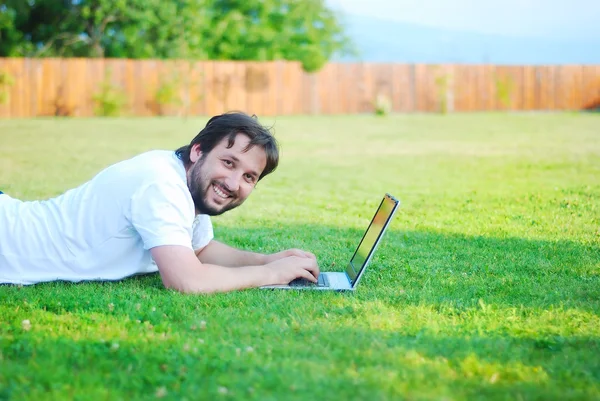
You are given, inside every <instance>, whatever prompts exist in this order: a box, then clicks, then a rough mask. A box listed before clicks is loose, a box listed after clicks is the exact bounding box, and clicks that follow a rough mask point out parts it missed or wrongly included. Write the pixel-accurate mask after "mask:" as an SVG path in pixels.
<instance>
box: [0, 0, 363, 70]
mask: <svg viewBox="0 0 600 401" xmlns="http://www.w3.org/2000/svg"><path fill="white" fill-rule="evenodd" d="M351 52H352V45H351V43H350V41H349V39H348V37H347V36H346V35H345V33H344V30H343V26H342V24H341V22H340V21H339V18H338V16H337V15H336V14H335V13H334V12H333V11H332V10H331V9H329V8H328V7H327V6H326V5H325V4H324V0H170V1H164V0H5V1H4V2H3V4H2V5H0V56H4V57H6V56H8V57H11V56H26V57H47V56H60V57H117V58H122V57H127V58H161V59H172V58H186V59H199V60H202V59H211V60H281V59H283V60H298V61H300V62H302V65H303V66H304V68H305V69H306V70H307V71H315V70H318V69H319V68H320V67H321V66H323V64H324V63H325V62H326V61H327V60H329V59H331V57H333V56H335V55H336V54H340V55H341V54H348V53H351Z"/></svg>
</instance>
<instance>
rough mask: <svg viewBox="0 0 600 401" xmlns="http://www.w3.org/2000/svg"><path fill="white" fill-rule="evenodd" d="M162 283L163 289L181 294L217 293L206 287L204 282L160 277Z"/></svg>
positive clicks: (214, 289) (213, 289) (211, 287)
mask: <svg viewBox="0 0 600 401" xmlns="http://www.w3.org/2000/svg"><path fill="white" fill-rule="evenodd" d="M161 279H162V283H163V285H164V287H165V288H167V289H170V290H175V291H177V292H180V293H182V294H212V293H214V292H217V289H216V288H215V287H214V286H210V285H207V283H205V282H204V280H201V279H200V280H197V279H194V280H192V279H185V278H182V279H170V278H168V277H165V276H164V275H161Z"/></svg>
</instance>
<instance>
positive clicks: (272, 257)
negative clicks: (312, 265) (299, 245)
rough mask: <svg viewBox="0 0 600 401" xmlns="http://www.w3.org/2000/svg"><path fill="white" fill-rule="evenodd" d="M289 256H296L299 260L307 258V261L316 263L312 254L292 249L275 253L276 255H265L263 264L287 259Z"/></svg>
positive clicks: (315, 258)
mask: <svg viewBox="0 0 600 401" xmlns="http://www.w3.org/2000/svg"><path fill="white" fill-rule="evenodd" d="M290 256H298V257H300V258H309V259H312V260H314V261H315V262H316V261H317V257H316V256H315V255H313V254H312V253H310V252H306V251H303V250H301V249H295V248H294V249H288V250H285V251H281V252H277V253H272V254H270V255H265V264H268V263H271V262H275V261H277V260H280V259H284V258H288V257H290Z"/></svg>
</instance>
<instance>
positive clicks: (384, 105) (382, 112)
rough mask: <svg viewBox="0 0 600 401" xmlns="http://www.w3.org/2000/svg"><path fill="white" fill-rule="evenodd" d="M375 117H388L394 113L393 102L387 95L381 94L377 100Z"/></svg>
mask: <svg viewBox="0 0 600 401" xmlns="http://www.w3.org/2000/svg"><path fill="white" fill-rule="evenodd" d="M374 108H375V115H377V116H386V115H388V114H390V113H391V112H392V101H391V100H390V99H389V97H387V96H386V95H384V94H382V93H380V94H378V95H377V97H376V98H375V104H374Z"/></svg>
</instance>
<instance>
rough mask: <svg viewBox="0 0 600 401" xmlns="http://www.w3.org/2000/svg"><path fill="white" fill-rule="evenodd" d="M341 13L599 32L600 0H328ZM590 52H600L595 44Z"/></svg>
mask: <svg viewBox="0 0 600 401" xmlns="http://www.w3.org/2000/svg"><path fill="white" fill-rule="evenodd" d="M327 2H328V3H329V4H330V5H331V6H333V7H334V8H338V9H341V10H342V11H343V12H348V13H352V14H359V15H369V16H372V17H377V18H382V19H388V20H393V21H399V22H409V23H416V24H422V25H427V26H433V27H440V28H450V29H456V30H466V31H473V32H479V33H490V34H502V35H507V36H537V37H545V38H563V39H566V38H588V39H596V40H597V39H598V38H599V37H600V0H562V1H561V0H327ZM594 51H600V49H595V50H594Z"/></svg>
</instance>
